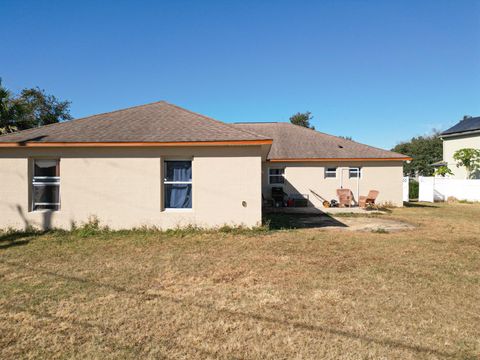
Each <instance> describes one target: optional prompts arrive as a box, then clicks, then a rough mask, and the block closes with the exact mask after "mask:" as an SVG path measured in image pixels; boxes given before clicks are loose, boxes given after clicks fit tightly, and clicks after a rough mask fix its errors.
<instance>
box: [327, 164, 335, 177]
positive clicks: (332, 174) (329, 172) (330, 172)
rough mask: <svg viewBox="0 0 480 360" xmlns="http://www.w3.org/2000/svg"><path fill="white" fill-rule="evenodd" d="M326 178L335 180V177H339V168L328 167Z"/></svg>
mask: <svg viewBox="0 0 480 360" xmlns="http://www.w3.org/2000/svg"><path fill="white" fill-rule="evenodd" d="M325 177H326V178H335V177H337V168H336V167H328V168H325Z"/></svg>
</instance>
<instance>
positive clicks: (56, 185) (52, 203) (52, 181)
mask: <svg viewBox="0 0 480 360" xmlns="http://www.w3.org/2000/svg"><path fill="white" fill-rule="evenodd" d="M45 209H46V210H59V209H60V161H59V160H34V162H33V177H32V211H35V210H45Z"/></svg>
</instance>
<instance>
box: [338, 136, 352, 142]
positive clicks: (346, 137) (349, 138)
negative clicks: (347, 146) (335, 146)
mask: <svg viewBox="0 0 480 360" xmlns="http://www.w3.org/2000/svg"><path fill="white" fill-rule="evenodd" d="M339 138H342V139H345V140H350V141H352V140H353V138H352V137H351V136H341V135H340V136H339Z"/></svg>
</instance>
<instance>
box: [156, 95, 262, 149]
mask: <svg viewBox="0 0 480 360" xmlns="http://www.w3.org/2000/svg"><path fill="white" fill-rule="evenodd" d="M164 103H165V104H167V105H169V106H172V107H174V108H176V109H179V110H182V111H185V112H188V113H190V114H193V115H197V116H200V117H202V118H204V119H206V120H210V121H214V122H216V123H219V124H222V125H225V126H227V127H229V128H231V129H235V130H236V131H240V132H243V133H246V134H249V135H255V136H258V137H259V138H264V139H269V138H268V137H266V136H265V135H261V134H257V133H254V132H250V131H246V130H243V129H238V128H237V127H236V126H233V124H228V123H225V122H223V121H220V120H217V119H214V118H212V117H210V116H206V115H203V114H200V113H197V112H195V111H192V110H188V109H185V108H183V107H181V106H178V105H175V104H171V103H169V102H167V101H164ZM270 140H271V139H270Z"/></svg>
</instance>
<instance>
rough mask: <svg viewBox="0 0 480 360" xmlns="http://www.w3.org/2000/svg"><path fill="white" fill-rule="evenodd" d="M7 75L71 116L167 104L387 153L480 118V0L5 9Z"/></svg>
mask: <svg viewBox="0 0 480 360" xmlns="http://www.w3.org/2000/svg"><path fill="white" fill-rule="evenodd" d="M0 34H1V35H0V37H1V42H2V46H1V51H0V52H1V56H0V77H2V78H3V82H4V85H6V86H7V87H8V88H10V89H12V90H14V91H19V90H20V89H22V88H24V87H33V86H39V87H41V88H44V89H45V90H46V91H47V92H48V93H52V94H54V95H56V96H58V97H59V98H61V99H68V100H71V101H72V108H71V110H72V115H73V116H74V117H82V116H86V115H90V114H95V113H100V112H106V111H111V110H116V109H120V108H124V107H128V106H133V105H139V104H143V103H148V102H152V101H156V100H160V99H162V100H167V101H169V102H172V103H175V104H177V105H180V106H183V107H186V108H188V109H191V110H193V111H196V112H200V113H203V114H205V115H209V116H212V117H214V118H217V119H219V120H223V121H226V122H234V121H288V118H289V117H290V115H292V114H293V113H295V112H297V111H306V110H309V111H311V112H312V114H313V115H314V121H313V124H314V125H315V127H316V128H317V129H318V130H320V131H324V132H327V133H331V134H334V135H346V136H352V137H353V139H354V140H357V141H360V142H364V143H368V144H371V145H375V146H379V147H384V148H390V147H392V146H394V145H395V144H396V143H397V142H399V141H401V140H406V139H409V138H410V137H411V136H414V135H420V134H424V133H427V132H429V131H430V130H431V129H432V128H446V127H449V126H451V125H453V124H454V123H455V122H456V121H457V120H458V119H460V118H461V117H462V116H463V115H464V114H469V115H480V86H479V84H480V1H450V0H448V1H441V0H435V1H427V0H422V1H411V2H409V1H360V0H358V1H281V0H275V1H225V0H224V1H208V0H204V1H182V0H180V1H168V2H167V1H164V2H162V1H106V0H103V1H53V0H51V1H10V0H1V1H0Z"/></svg>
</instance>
